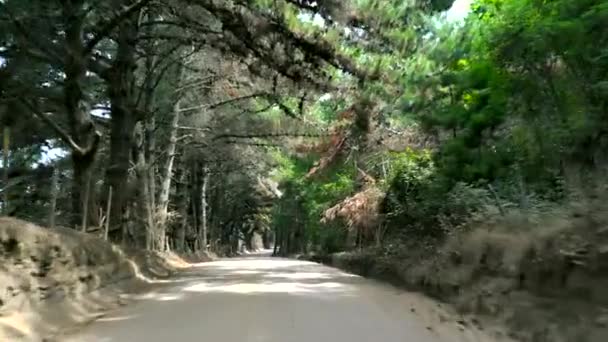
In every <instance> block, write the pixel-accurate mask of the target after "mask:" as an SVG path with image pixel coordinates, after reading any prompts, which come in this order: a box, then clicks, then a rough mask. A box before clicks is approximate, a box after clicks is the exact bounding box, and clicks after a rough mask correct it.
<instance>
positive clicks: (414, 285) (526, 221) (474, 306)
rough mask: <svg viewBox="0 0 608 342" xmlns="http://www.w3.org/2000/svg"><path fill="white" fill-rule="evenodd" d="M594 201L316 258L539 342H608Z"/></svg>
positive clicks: (605, 233)
mask: <svg viewBox="0 0 608 342" xmlns="http://www.w3.org/2000/svg"><path fill="white" fill-rule="evenodd" d="M602 208H605V205H604V204H603V203H591V204H586V205H584V206H583V205H581V206H578V207H577V208H571V209H569V210H562V211H559V212H554V213H551V214H549V215H543V216H542V217H536V218H531V217H529V216H527V217H523V216H521V215H519V216H517V217H515V216H510V217H502V218H499V219H496V220H494V221H492V222H485V223H484V224H476V225H475V226H474V227H469V228H468V229H467V230H465V231H463V232H460V233H458V234H454V235H453V236H451V237H450V238H448V239H447V241H444V242H443V243H441V244H440V245H438V246H437V245H434V244H433V243H430V242H429V243H425V242H422V241H420V240H418V241H411V242H409V243H404V244H403V245H401V246H398V247H396V248H395V247H393V248H392V249H391V248H385V249H381V250H380V249H370V250H364V251H361V252H356V253H340V254H334V255H330V256H317V257H314V258H313V260H315V261H318V262H323V263H326V264H330V265H333V266H336V267H339V268H342V269H346V270H349V271H352V272H355V273H358V274H361V275H364V276H369V277H374V278H380V279H383V280H387V281H390V282H392V283H394V284H398V285H401V286H406V287H408V288H410V289H414V290H418V291H421V292H424V293H426V294H429V295H432V296H434V297H436V298H440V299H441V300H443V301H446V302H449V303H451V304H453V305H454V306H455V307H456V308H457V309H458V310H459V311H460V312H461V313H463V314H472V315H475V317H477V318H478V321H479V324H480V325H492V326H496V325H500V326H504V327H507V329H508V331H510V335H511V337H513V338H515V339H518V340H521V341H533V342H600V341H601V342H603V341H608V291H607V289H608V214H607V211H606V210H604V209H602Z"/></svg>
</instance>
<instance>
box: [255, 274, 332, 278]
mask: <svg viewBox="0 0 608 342" xmlns="http://www.w3.org/2000/svg"><path fill="white" fill-rule="evenodd" d="M264 277H265V278H284V279H328V278H333V276H332V275H331V274H328V273H319V272H295V273H269V274H266V275H264Z"/></svg>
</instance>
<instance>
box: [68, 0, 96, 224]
mask: <svg viewBox="0 0 608 342" xmlns="http://www.w3.org/2000/svg"><path fill="white" fill-rule="evenodd" d="M62 4H63V17H64V18H65V52H64V53H65V69H64V71H65V79H64V81H63V83H64V87H63V90H64V105H65V109H66V115H67V117H68V123H69V126H70V133H71V138H72V140H73V142H74V143H75V144H76V145H77V147H79V148H78V149H76V148H75V146H72V167H73V172H74V183H73V187H72V213H73V216H72V224H73V226H78V225H79V224H81V221H82V212H83V211H82V208H83V203H84V199H85V191H86V186H85V184H86V181H87V178H88V175H90V174H91V172H92V168H93V162H94V159H95V155H96V154H97V149H98V145H99V138H100V134H99V133H98V132H97V131H96V129H95V125H94V123H93V120H92V119H91V116H90V113H89V105H88V103H87V102H86V101H85V100H84V92H83V89H82V86H83V83H84V82H85V79H86V71H87V67H86V58H85V55H84V50H85V48H84V42H83V27H84V19H85V16H86V10H85V8H84V1H83V0H73V1H64V2H62ZM91 190H94V188H93V189H91ZM88 197H89V201H88V203H87V205H89V208H90V206H91V202H92V201H93V200H94V198H95V194H94V193H90V194H89V196H88Z"/></svg>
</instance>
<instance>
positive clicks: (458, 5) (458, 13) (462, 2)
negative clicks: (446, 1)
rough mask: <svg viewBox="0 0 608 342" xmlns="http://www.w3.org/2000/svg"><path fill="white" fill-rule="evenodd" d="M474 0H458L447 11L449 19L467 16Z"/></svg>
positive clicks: (459, 18)
mask: <svg viewBox="0 0 608 342" xmlns="http://www.w3.org/2000/svg"><path fill="white" fill-rule="evenodd" d="M472 3H473V0H456V1H455V2H454V4H453V5H452V8H450V9H449V10H448V12H447V16H448V19H450V20H461V19H464V17H466V16H467V14H468V13H469V9H470V8H471V4H472Z"/></svg>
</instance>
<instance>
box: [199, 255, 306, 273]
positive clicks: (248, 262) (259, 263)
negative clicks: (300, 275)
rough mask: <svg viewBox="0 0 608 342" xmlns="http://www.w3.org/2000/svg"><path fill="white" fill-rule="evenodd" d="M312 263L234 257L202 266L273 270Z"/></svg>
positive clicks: (227, 268)
mask: <svg viewBox="0 0 608 342" xmlns="http://www.w3.org/2000/svg"><path fill="white" fill-rule="evenodd" d="M308 265H311V263H310V262H308V261H299V260H282V259H281V260H277V259H270V258H268V259H246V258H245V259H234V260H220V261H213V262H208V263H204V264H201V265H200V267H202V268H221V269H224V270H272V269H277V268H287V267H294V266H308Z"/></svg>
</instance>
